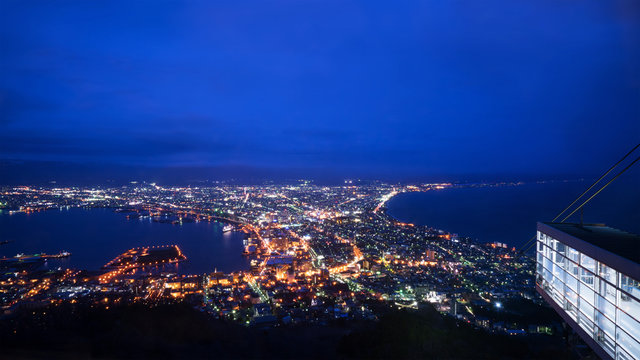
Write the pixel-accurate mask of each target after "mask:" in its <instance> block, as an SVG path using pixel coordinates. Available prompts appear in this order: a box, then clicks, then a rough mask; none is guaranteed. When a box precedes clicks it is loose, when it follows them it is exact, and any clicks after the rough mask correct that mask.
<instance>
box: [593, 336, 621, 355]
mask: <svg viewBox="0 0 640 360" xmlns="http://www.w3.org/2000/svg"><path fill="white" fill-rule="evenodd" d="M595 338H596V341H597V342H598V343H599V344H600V346H602V348H603V349H604V350H605V351H606V352H607V354H609V356H611V357H614V356H615V353H616V342H615V341H614V340H613V338H612V337H609V336H608V335H607V334H605V333H604V332H603V331H602V330H600V329H596V336H595Z"/></svg>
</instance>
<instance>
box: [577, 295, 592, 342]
mask: <svg viewBox="0 0 640 360" xmlns="http://www.w3.org/2000/svg"><path fill="white" fill-rule="evenodd" d="M578 309H580V313H581V315H580V317H581V318H582V317H585V316H586V317H587V319H589V320H590V321H593V306H591V304H589V303H588V302H586V301H584V300H582V299H580V301H579V302H578ZM588 333H590V334H592V333H593V332H591V331H588Z"/></svg>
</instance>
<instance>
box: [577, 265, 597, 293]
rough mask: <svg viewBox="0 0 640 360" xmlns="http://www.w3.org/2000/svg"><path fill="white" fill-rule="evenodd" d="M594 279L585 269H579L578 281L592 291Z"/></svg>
mask: <svg viewBox="0 0 640 360" xmlns="http://www.w3.org/2000/svg"><path fill="white" fill-rule="evenodd" d="M594 277H595V275H594V274H592V273H590V272H588V271H587V270H585V269H580V281H582V282H583V283H585V284H587V285H588V286H589V287H590V288H592V289H595V286H594Z"/></svg>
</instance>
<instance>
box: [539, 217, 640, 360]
mask: <svg viewBox="0 0 640 360" xmlns="http://www.w3.org/2000/svg"><path fill="white" fill-rule="evenodd" d="M639 263H640V236H638V235H634V234H630V233H627V232H624V231H620V230H617V229H613V228H611V227H608V226H605V225H602V224H568V223H538V234H537V268H536V273H537V275H536V289H537V290H538V292H539V293H540V294H541V295H542V296H543V297H544V299H545V300H546V301H547V302H548V303H549V304H551V306H552V307H553V308H554V309H555V310H556V311H557V312H558V313H559V314H560V315H561V316H562V318H563V319H564V320H565V321H566V322H567V323H568V324H569V325H570V326H571V327H572V328H573V329H574V330H575V331H576V333H578V334H579V335H580V336H581V337H582V338H583V339H584V341H585V342H586V343H587V344H589V346H590V347H591V348H592V349H593V350H594V351H595V352H596V353H597V354H598V355H599V356H600V357H602V358H603V359H640V282H639V281H638V279H640V265H639Z"/></svg>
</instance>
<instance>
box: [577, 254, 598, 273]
mask: <svg viewBox="0 0 640 360" xmlns="http://www.w3.org/2000/svg"><path fill="white" fill-rule="evenodd" d="M580 265H582V267H583V268H585V269H587V270H589V271H591V272H592V273H595V272H596V261H595V260H593V259H592V258H590V257H588V256H587V255H585V254H580Z"/></svg>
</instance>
